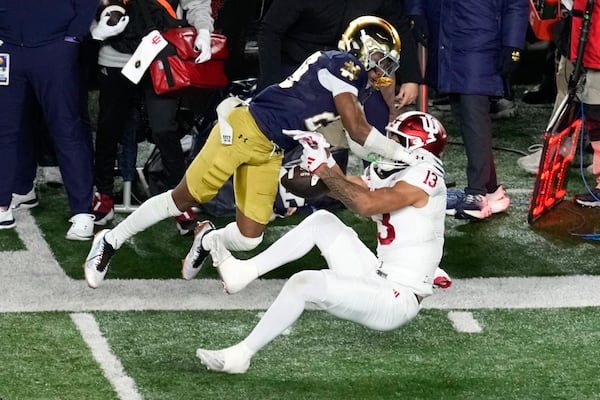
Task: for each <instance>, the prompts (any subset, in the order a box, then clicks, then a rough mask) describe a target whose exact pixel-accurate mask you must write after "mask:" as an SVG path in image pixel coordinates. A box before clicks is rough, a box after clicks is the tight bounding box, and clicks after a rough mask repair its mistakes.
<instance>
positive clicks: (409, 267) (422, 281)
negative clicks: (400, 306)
mask: <svg viewBox="0 0 600 400" xmlns="http://www.w3.org/2000/svg"><path fill="white" fill-rule="evenodd" d="M376 168H377V164H376V163H374V164H371V166H369V167H368V168H367V169H366V170H365V175H364V176H363V180H364V181H365V182H366V183H367V185H368V186H369V188H370V189H371V190H374V189H378V188H383V187H393V186H394V185H395V184H396V183H397V182H399V181H405V182H406V183H409V184H411V185H413V186H416V187H418V188H421V189H423V190H424V191H425V192H426V193H427V194H428V195H429V202H428V203H427V205H425V206H424V207H421V208H416V207H413V206H407V207H403V208H402V209H400V210H397V211H393V212H389V213H384V214H378V215H374V216H372V217H371V218H372V219H373V221H375V222H376V223H377V257H378V258H379V261H380V262H381V268H380V270H381V272H382V273H384V274H385V275H386V276H387V279H389V280H393V281H396V282H400V283H402V284H403V285H405V286H408V287H410V288H412V289H413V290H414V291H415V293H417V294H420V295H423V296H427V295H430V294H431V293H432V284H433V277H434V273H435V270H436V268H437V267H438V265H439V263H440V261H441V259H442V253H443V247H444V222H445V221H444V220H445V215H446V213H445V210H446V185H445V183H444V178H443V176H441V175H439V174H438V173H437V172H436V171H435V169H434V168H433V167H430V166H429V165H428V164H426V163H421V164H418V165H415V166H409V167H406V168H404V169H400V170H397V171H396V172H392V173H391V174H390V175H388V176H385V177H381V176H380V175H378V174H377V172H376Z"/></svg>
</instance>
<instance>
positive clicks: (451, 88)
mask: <svg viewBox="0 0 600 400" xmlns="http://www.w3.org/2000/svg"><path fill="white" fill-rule="evenodd" d="M405 5H406V8H405V12H406V15H408V16H409V18H411V19H412V20H413V21H414V26H415V29H414V30H415V32H416V33H418V34H419V35H420V36H421V37H426V38H427V50H428V51H427V68H426V73H425V81H426V83H427V84H428V85H429V86H432V87H433V88H435V89H436V90H437V91H438V92H439V93H445V94H449V95H450V104H451V108H452V112H453V114H454V115H455V117H456V119H457V121H458V123H459V127H460V130H461V132H462V136H463V141H464V144H465V150H466V154H467V171H466V172H467V186H466V188H465V190H464V195H462V196H460V198H459V201H458V203H457V204H456V205H454V206H453V207H452V206H451V207H452V208H451V209H449V210H448V213H449V214H454V215H455V217H456V218H458V219H467V220H481V219H484V218H487V217H489V216H490V215H492V214H493V213H498V212H503V211H505V210H506V209H507V208H508V207H509V205H510V200H509V198H508V197H507V196H506V193H505V192H504V188H503V187H502V186H501V185H499V184H498V181H497V176H496V167H495V164H494V156H493V153H492V123H491V118H490V114H489V110H490V97H502V96H503V95H504V86H503V82H506V81H509V77H510V75H511V74H512V73H514V71H515V70H516V67H517V66H518V63H519V59H520V51H521V49H522V48H523V46H524V45H525V35H526V32H527V26H528V19H527V18H528V11H529V3H528V2H527V0H495V1H477V0H461V1H458V0H444V1H442V0H407V2H406V4H405Z"/></svg>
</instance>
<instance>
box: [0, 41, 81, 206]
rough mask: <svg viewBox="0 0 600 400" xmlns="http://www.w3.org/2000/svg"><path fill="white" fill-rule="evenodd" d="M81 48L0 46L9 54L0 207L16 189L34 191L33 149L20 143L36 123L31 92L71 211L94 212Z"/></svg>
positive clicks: (2, 90)
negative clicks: (39, 107) (48, 137)
mask: <svg viewBox="0 0 600 400" xmlns="http://www.w3.org/2000/svg"><path fill="white" fill-rule="evenodd" d="M78 46H79V45H78V44H75V43H69V42H64V41H57V42H53V43H50V44H48V45H45V46H40V47H19V46H14V45H9V44H6V43H5V44H3V45H2V46H0V53H8V54H9V55H10V72H9V73H10V77H9V84H8V85H6V86H0V182H1V183H0V206H7V205H8V204H10V202H11V196H12V193H13V192H17V193H21V194H24V193H27V192H28V191H29V190H31V183H32V182H33V180H32V179H31V171H32V169H31V162H32V161H31V160H33V159H34V158H35V157H34V154H35V152H34V149H33V148H32V149H28V148H24V149H22V150H21V151H19V145H20V144H24V145H26V144H27V143H28V141H29V140H30V139H31V138H32V136H31V135H32V133H31V132H28V130H31V127H32V126H33V124H31V123H27V121H28V119H29V118H31V116H30V115H29V110H30V109H31V108H30V105H31V103H32V102H31V98H30V97H29V96H31V95H32V94H33V95H34V96H35V98H36V99H37V101H38V103H39V104H40V106H41V108H42V110H43V113H44V119H45V121H46V124H47V126H48V131H49V133H50V136H51V137H52V141H53V142H54V146H55V151H56V157H57V160H58V164H59V166H60V170H61V174H62V178H63V182H64V185H65V189H66V191H67V195H68V200H69V208H70V210H71V213H72V214H73V215H75V214H79V213H88V212H89V210H90V207H91V202H92V195H93V180H92V179H93V175H92V174H93V172H92V136H91V132H90V130H89V127H88V126H86V123H85V121H84V117H83V116H84V115H86V114H85V113H84V110H83V109H82V104H85V102H84V101H82V93H83V91H82V88H81V87H80V68H79V60H78V54H79V48H78ZM85 93H86V94H87V92H86V91H85ZM29 150H30V151H29ZM19 154H20V156H19ZM27 156H29V157H27ZM21 157H24V159H20V158H21ZM36 161H37V160H36ZM33 170H34V171H35V169H33Z"/></svg>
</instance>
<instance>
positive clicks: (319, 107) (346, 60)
mask: <svg viewBox="0 0 600 400" xmlns="http://www.w3.org/2000/svg"><path fill="white" fill-rule="evenodd" d="M340 49H341V50H339V51H327V52H317V53H315V54H313V55H312V56H310V57H308V58H307V59H306V61H305V62H304V63H303V64H302V65H301V66H300V67H299V68H298V69H297V70H296V71H295V72H294V73H293V74H292V75H291V76H290V77H288V78H287V79H286V80H284V81H283V82H281V83H279V84H277V85H271V86H269V87H267V88H265V89H264V91H262V92H260V93H259V94H258V95H257V96H256V97H254V98H253V99H252V100H251V101H250V103H249V105H248V104H244V103H242V102H241V100H239V99H236V98H229V99H226V100H225V101H224V102H223V103H221V104H220V105H219V107H218V108H217V114H218V116H219V123H218V124H217V125H215V127H214V129H213V130H212V131H211V133H210V135H209V137H208V139H207V141H206V144H205V145H204V147H203V148H202V150H201V151H200V152H199V153H198V155H197V156H196V158H195V159H194V161H192V163H191V164H190V166H189V167H188V169H187V171H186V174H185V176H184V178H183V179H182V181H181V182H180V183H179V184H178V185H177V187H176V188H175V189H173V190H170V191H168V192H165V193H162V194H159V195H156V196H154V197H152V198H150V199H148V200H147V201H146V202H144V203H143V204H142V205H141V206H140V207H139V208H138V209H137V210H135V211H134V212H133V213H132V214H130V215H129V216H128V217H127V218H126V219H125V220H123V221H122V222H121V223H119V224H118V225H117V226H116V227H115V228H114V229H112V230H108V229H105V230H102V231H100V232H98V234H97V235H96V237H95V238H94V242H93V244H92V248H91V250H90V252H89V254H88V257H87V259H86V262H85V265H84V271H85V277H86V280H87V283H88V286H90V287H92V288H95V287H97V286H98V285H99V284H100V283H101V282H102V280H103V279H104V276H105V274H106V272H107V269H108V265H109V261H110V258H111V257H112V255H113V254H114V252H115V250H117V249H118V248H119V247H120V246H121V245H123V243H124V242H125V241H126V240H127V239H129V238H130V237H132V236H133V235H135V234H136V233H138V232H140V231H142V230H144V229H146V228H148V227H149V226H151V225H153V224H155V223H156V222H158V221H161V220H163V219H165V218H168V217H170V216H175V215H179V214H181V212H182V210H187V209H189V208H190V207H194V206H196V205H198V204H201V203H203V202H206V201H208V200H210V199H212V198H213V197H214V196H215V195H216V194H217V192H218V190H219V189H220V188H221V187H222V186H223V185H224V183H225V182H226V181H227V180H228V179H229V178H230V177H231V176H233V183H234V193H235V201H236V207H237V208H236V221H235V222H232V223H230V224H228V225H227V226H225V227H224V228H222V229H218V230H217V229H215V227H214V225H213V224H212V223H211V222H210V221H204V222H201V223H199V224H198V226H197V228H196V232H195V233H196V236H195V238H194V243H193V245H192V248H191V250H190V251H189V253H188V255H187V256H186V259H185V261H184V265H183V268H182V277H183V278H184V279H192V278H194V277H195V276H196V275H197V273H198V272H199V271H200V268H201V266H202V264H203V261H204V259H205V258H206V256H207V255H208V253H209V250H210V248H209V244H208V241H203V239H204V238H206V237H210V236H213V237H216V236H218V237H219V238H220V241H221V242H222V243H224V245H225V247H226V248H227V249H229V250H235V251H246V250H251V249H253V248H255V247H256V246H257V245H258V244H260V242H261V241H262V237H263V232H264V230H265V227H266V224H267V223H268V222H269V220H270V218H271V215H272V213H273V203H274V201H275V196H276V193H277V188H278V180H279V173H280V168H281V162H282V158H283V152H284V151H285V150H289V149H291V148H293V147H295V146H297V145H298V140H299V139H302V140H303V141H305V142H312V143H324V141H325V139H324V138H323V136H322V135H321V134H319V133H318V129H319V128H320V127H322V126H324V125H325V124H327V123H328V122H330V121H333V120H335V119H337V118H341V121H342V124H343V126H344V128H345V129H346V131H347V132H348V135H349V137H350V138H351V139H352V140H353V141H354V142H356V143H358V144H359V146H360V147H361V149H364V150H365V151H366V152H372V153H376V154H380V155H382V156H384V157H386V158H388V159H392V160H398V161H403V162H405V163H408V164H415V163H420V162H423V159H424V158H428V159H429V161H433V162H438V161H439V160H437V159H435V157H433V156H431V155H430V153H427V152H424V153H420V152H418V151H415V152H411V151H408V150H407V149H406V148H405V147H403V146H400V145H399V144H398V143H396V142H395V141H393V140H391V139H388V138H387V137H386V136H384V135H383V134H382V133H380V132H379V131H378V130H377V129H376V128H374V127H372V126H371V125H369V124H368V123H367V122H366V119H365V115H364V112H363V110H362V107H361V104H360V103H359V101H358V99H359V98H360V97H361V96H362V95H363V93H365V92H366V91H368V90H373V89H377V88H380V87H384V86H386V85H390V84H391V83H392V82H393V79H392V78H391V76H392V74H393V73H394V72H395V70H396V69H397V68H398V62H399V57H400V39H399V37H398V33H397V32H396V30H395V29H394V27H393V26H392V25H391V24H389V23H388V22H387V21H385V20H384V19H382V18H378V17H369V16H367V17H359V18H357V19H355V20H353V21H352V22H351V23H350V25H349V26H348V28H347V29H346V31H345V32H344V35H343V37H342V39H341V41H340ZM205 242H206V243H205Z"/></svg>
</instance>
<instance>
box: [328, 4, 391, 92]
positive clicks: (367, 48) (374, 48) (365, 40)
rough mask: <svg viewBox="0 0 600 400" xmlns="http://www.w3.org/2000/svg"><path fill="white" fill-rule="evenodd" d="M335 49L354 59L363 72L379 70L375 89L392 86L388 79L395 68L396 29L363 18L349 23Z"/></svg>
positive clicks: (372, 19)
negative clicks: (357, 60) (379, 73)
mask: <svg viewBox="0 0 600 400" xmlns="http://www.w3.org/2000/svg"><path fill="white" fill-rule="evenodd" d="M338 48H339V49H340V50H344V51H347V52H349V53H350V54H352V55H354V56H355V57H356V58H358V59H359V60H360V62H361V63H362V64H363V65H364V66H365V68H366V69H367V71H368V70H370V69H372V68H379V69H380V70H381V71H382V72H383V75H382V76H381V78H379V79H378V80H377V82H376V83H375V85H374V86H375V87H383V86H389V85H391V84H392V82H393V79H392V75H393V74H394V72H395V71H396V70H397V69H398V66H399V61H400V49H401V43H400V35H398V32H397V31H396V28H394V27H393V26H392V24H390V23H389V22H387V21H386V20H385V19H383V18H379V17H373V16H363V17H358V18H356V19H354V20H352V21H351V22H350V24H349V25H348V27H347V28H346V30H345V31H344V33H343V34H342V38H341V39H340V41H339V44H338ZM378 53H379V55H376V54H378ZM374 55H375V56H374Z"/></svg>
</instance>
